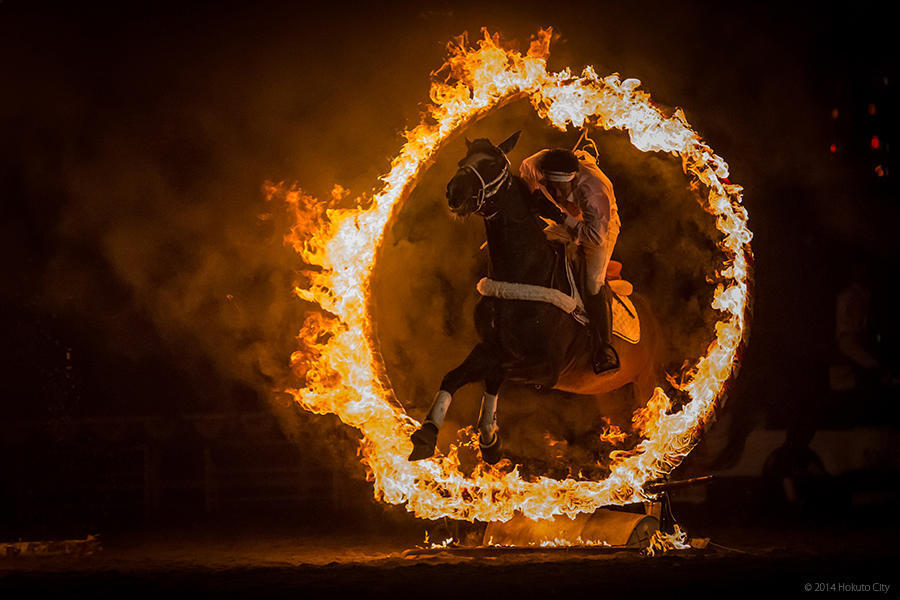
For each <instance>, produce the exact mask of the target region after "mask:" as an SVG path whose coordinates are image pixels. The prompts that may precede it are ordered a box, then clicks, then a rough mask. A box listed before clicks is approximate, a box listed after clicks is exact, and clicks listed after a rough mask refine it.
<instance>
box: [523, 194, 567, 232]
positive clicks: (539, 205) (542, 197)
mask: <svg viewBox="0 0 900 600" xmlns="http://www.w3.org/2000/svg"><path fill="white" fill-rule="evenodd" d="M530 200H531V206H532V208H533V209H534V211H535V212H536V213H537V214H539V215H540V216H542V217H544V218H545V219H550V220H551V221H555V222H557V223H559V224H563V223H565V222H566V217H567V215H566V213H564V212H563V211H562V210H560V208H559V207H558V206H556V204H554V203H553V202H551V201H550V199H549V198H547V195H546V194H545V193H544V192H543V190H540V189H537V190H534V191H533V192H531V197H530ZM570 218H571V217H570Z"/></svg>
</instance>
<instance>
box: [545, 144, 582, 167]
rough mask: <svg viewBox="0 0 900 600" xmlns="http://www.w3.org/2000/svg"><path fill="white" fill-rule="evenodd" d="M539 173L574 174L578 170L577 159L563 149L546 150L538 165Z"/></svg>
mask: <svg viewBox="0 0 900 600" xmlns="http://www.w3.org/2000/svg"><path fill="white" fill-rule="evenodd" d="M538 167H539V168H540V169H541V171H559V172H562V173H574V172H575V171H577V170H578V159H577V158H576V157H575V154H574V153H573V152H572V151H571V150H566V149H565V148H554V149H553V150H548V151H547V153H546V154H545V155H543V156H542V157H541V162H540V164H539V165H538Z"/></svg>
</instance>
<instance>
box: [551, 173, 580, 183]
mask: <svg viewBox="0 0 900 600" xmlns="http://www.w3.org/2000/svg"><path fill="white" fill-rule="evenodd" d="M544 177H546V178H547V181H554V182H557V183H565V182H566V181H572V180H573V179H575V173H566V172H565V171H544Z"/></svg>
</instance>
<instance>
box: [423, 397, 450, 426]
mask: <svg viewBox="0 0 900 600" xmlns="http://www.w3.org/2000/svg"><path fill="white" fill-rule="evenodd" d="M452 401H453V396H451V395H450V392H445V391H444V390H441V391H439V392H438V393H437V394H436V395H435V397H434V401H433V402H432V403H431V408H430V409H429V410H428V416H427V417H425V421H426V422H429V421H430V422H432V423H434V425H435V427H437V428H438V429H440V428H441V425H442V424H443V423H444V417H446V416H447V409H448V408H450V402H452Z"/></svg>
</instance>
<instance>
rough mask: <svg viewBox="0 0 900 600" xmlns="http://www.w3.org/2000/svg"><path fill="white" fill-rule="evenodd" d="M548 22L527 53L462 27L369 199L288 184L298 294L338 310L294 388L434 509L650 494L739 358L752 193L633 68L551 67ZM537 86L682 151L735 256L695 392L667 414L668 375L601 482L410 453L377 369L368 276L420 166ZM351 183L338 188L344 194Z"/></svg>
mask: <svg viewBox="0 0 900 600" xmlns="http://www.w3.org/2000/svg"><path fill="white" fill-rule="evenodd" d="M550 37H551V32H550V30H542V31H540V32H539V33H538V35H537V36H536V37H535V39H534V40H533V41H532V42H531V46H530V48H529V50H528V52H527V53H526V54H524V55H523V54H521V53H519V52H517V51H513V50H508V49H503V48H502V47H501V46H500V41H499V36H493V37H492V36H490V35H489V34H488V33H487V32H485V35H484V38H483V39H482V40H480V41H479V43H478V46H477V47H476V48H472V47H468V46H467V44H466V41H465V38H460V39H459V40H457V42H456V43H454V44H451V45H450V57H449V58H448V60H447V62H446V63H445V65H444V67H443V68H442V69H441V70H439V71H438V74H444V75H446V79H445V80H443V81H434V83H433V84H432V87H431V94H430V97H431V101H432V104H431V105H430V106H429V107H428V110H427V113H428V114H427V117H426V119H424V120H423V122H422V123H421V124H420V125H418V126H417V127H415V128H413V129H412V130H410V131H408V132H407V133H406V138H407V142H406V144H405V145H404V146H403V148H402V150H401V151H400V154H399V155H398V156H397V158H395V159H394V161H393V162H392V164H391V170H390V172H389V173H388V174H387V175H385V176H384V177H383V178H382V182H383V187H382V189H381V191H380V192H378V193H377V194H376V195H375V196H374V197H373V198H371V202H370V203H369V204H367V206H366V207H365V208H358V209H325V208H324V207H323V205H322V204H321V203H317V202H315V201H314V200H313V199H312V198H310V197H309V196H306V195H305V194H303V192H302V191H301V190H299V189H296V188H294V189H291V190H290V191H288V192H287V200H288V201H289V202H290V203H291V204H292V206H293V208H294V211H295V215H296V217H297V224H296V225H295V227H294V228H293V230H292V232H291V235H290V236H289V240H290V241H291V242H292V243H293V245H294V248H295V249H296V250H297V252H298V253H300V255H301V256H302V258H303V260H304V261H305V262H306V263H307V264H309V265H314V266H315V267H317V269H315V270H313V271H311V272H310V274H309V280H308V282H307V284H306V285H305V286H304V287H298V288H297V289H296V293H297V295H298V296H299V297H300V298H302V299H304V300H308V301H311V302H315V303H316V304H318V305H319V306H320V307H321V308H322V310H323V311H324V312H325V314H327V315H333V316H323V314H322V313H315V314H313V315H311V316H310V317H309V318H308V319H307V321H306V323H305V325H304V327H303V329H302V330H301V332H300V334H299V339H300V342H301V344H302V349H301V350H299V351H297V352H295V353H294V355H293V356H292V366H293V367H294V369H295V371H296V372H297V373H298V374H300V375H301V376H302V378H303V380H304V386H303V387H302V388H298V389H292V390H288V392H289V393H290V394H291V395H292V396H293V397H294V399H295V400H296V402H298V403H299V404H300V405H301V406H302V407H303V408H305V409H306V410H309V411H312V412H314V413H319V414H326V413H330V414H335V415H337V416H338V417H339V418H340V419H341V421H343V422H344V423H346V424H347V425H350V426H351V427H355V428H357V429H358V430H359V431H360V432H361V433H362V436H363V441H362V443H361V455H362V461H363V463H364V464H365V465H366V466H367V468H368V470H369V472H370V475H371V477H372V479H373V481H374V487H375V496H376V498H379V499H382V500H384V501H386V502H389V503H393V504H402V503H406V506H407V509H408V510H409V511H411V512H413V513H415V514H416V515H417V516H419V517H423V518H432V519H434V518H439V517H444V516H446V517H451V518H455V519H467V520H473V519H478V520H482V521H497V520H507V519H509V518H511V517H512V516H513V513H514V512H515V511H520V512H521V513H523V514H525V515H526V516H528V517H531V518H533V519H538V518H548V517H551V516H554V515H560V514H566V515H568V516H574V515H575V514H577V513H581V512H591V511H593V510H595V509H597V508H599V507H601V506H604V505H610V504H625V503H630V502H637V501H641V500H645V499H647V493H646V492H644V490H643V489H642V486H643V485H644V484H645V483H646V482H647V481H649V480H651V479H656V478H659V477H661V476H663V475H665V474H667V473H669V472H670V471H671V470H672V469H673V468H674V467H675V466H677V465H678V464H679V463H680V462H681V460H682V459H683V458H684V456H686V455H687V454H688V452H690V449H691V448H692V446H693V444H694V443H695V442H696V441H697V439H698V437H699V434H700V432H701V431H702V429H703V427H704V425H705V424H706V423H707V422H708V421H709V419H710V418H711V417H712V415H713V413H714V410H715V407H716V401H717V399H718V398H719V397H720V396H721V395H722V392H723V390H724V387H725V384H726V382H727V380H728V379H729V377H730V376H731V375H732V372H733V370H734V368H735V366H736V365H737V363H738V359H739V348H740V347H741V344H742V341H743V336H744V332H745V324H746V313H747V309H748V305H749V282H750V261H751V257H752V254H751V252H750V239H751V233H750V230H749V229H748V228H747V211H746V210H745V209H744V207H743V206H742V205H741V187H740V186H738V185H735V184H732V183H730V182H729V181H728V179H727V177H728V165H727V164H726V163H725V161H724V160H723V159H722V158H720V157H719V156H716V155H715V154H714V153H713V151H712V149H711V148H710V147H709V146H708V145H706V144H705V143H704V142H703V141H702V140H701V138H700V136H699V135H698V134H697V133H696V132H694V131H693V130H692V129H691V127H690V125H689V124H688V122H687V119H686V118H685V116H684V113H683V112H682V111H681V110H680V109H679V110H676V111H675V112H674V114H672V115H669V116H667V115H665V114H663V112H661V111H660V110H659V109H658V108H656V107H655V106H654V105H653V103H652V102H651V101H650V96H649V94H647V93H646V92H643V91H641V90H639V85H640V82H639V81H638V80H636V79H626V80H624V81H622V80H620V78H619V76H618V75H615V74H614V75H610V76H607V77H605V78H602V79H601V78H600V77H598V76H597V74H596V73H595V72H594V70H593V69H592V68H591V67H588V68H586V69H585V70H584V71H583V72H582V73H581V75H573V74H572V73H571V72H570V71H569V70H568V69H565V70H563V71H561V72H558V73H551V72H548V71H547V68H546V67H547V56H548V54H549V44H550ZM520 94H524V95H527V96H528V97H529V98H530V100H531V103H532V105H533V106H534V108H535V109H536V110H537V112H538V114H539V115H540V116H541V117H542V118H544V119H546V120H547V121H548V122H549V123H550V124H552V125H553V126H555V127H557V128H560V129H565V128H566V127H567V126H568V125H572V126H576V127H579V126H582V125H583V124H585V123H586V122H588V121H589V120H590V122H591V123H592V124H593V125H595V126H599V127H602V128H604V129H620V130H623V131H625V132H627V133H628V135H629V137H630V140H631V143H632V144H633V145H634V146H635V147H636V148H638V149H639V150H642V151H644V152H650V151H654V152H668V153H671V154H672V155H674V156H677V157H680V158H681V160H682V166H683V169H684V172H685V174H686V175H687V176H688V177H689V179H690V180H691V182H692V183H693V184H696V185H697V186H698V187H699V189H700V190H701V194H705V196H703V195H702V196H701V198H700V204H701V206H702V207H703V208H704V209H705V210H707V211H708V212H710V213H711V214H713V215H715V218H716V227H717V229H718V230H719V231H720V232H722V234H723V237H722V239H721V240H719V241H718V243H719V246H720V248H721V249H722V250H723V251H724V253H725V255H726V260H725V261H724V263H723V264H722V265H721V267H720V268H719V269H718V270H717V272H716V276H717V278H718V279H719V281H721V283H719V284H718V286H717V288H716V290H715V294H714V299H713V302H712V305H711V307H712V308H713V309H714V310H716V311H719V313H721V318H720V319H719V320H718V321H717V323H716V325H715V335H716V337H715V340H713V342H712V343H711V344H710V345H709V347H708V348H707V350H706V353H705V354H704V355H703V356H701V357H700V358H699V359H697V361H696V362H695V363H694V365H693V367H692V368H691V370H690V371H689V372H688V373H687V374H686V375H685V377H684V378H683V381H684V383H683V384H682V385H681V390H682V391H683V392H684V393H685V394H687V396H689V397H690V401H689V402H687V403H685V404H684V406H683V407H682V409H681V410H680V411H679V412H677V413H674V414H668V411H669V410H670V408H671V402H670V401H669V399H668V397H666V395H665V393H664V392H663V390H662V389H660V388H657V389H656V390H655V392H654V394H653V397H652V398H650V399H649V401H648V404H647V407H646V408H645V409H644V410H645V411H647V412H648V418H647V421H646V423H645V425H644V427H643V429H642V430H643V432H644V434H645V436H646V437H647V439H645V440H644V441H642V442H641V443H640V444H638V445H637V446H636V447H635V448H634V450H633V451H632V452H630V453H628V455H627V456H623V457H619V458H617V459H616V460H614V461H613V463H612V464H611V465H610V468H611V472H610V475H609V477H607V478H606V479H605V480H603V481H576V480H574V479H565V480H554V479H550V478H546V477H539V478H537V479H534V480H525V479H523V478H522V477H521V476H520V475H519V473H518V471H517V470H516V469H512V470H511V471H507V472H504V471H501V470H499V469H495V468H492V467H487V466H484V465H482V466H479V467H477V468H476V470H475V471H474V472H473V473H472V474H471V475H470V476H468V477H467V476H465V475H464V474H463V473H462V472H461V471H460V469H459V462H458V457H457V455H456V452H455V450H451V452H450V454H448V455H447V456H441V455H438V456H436V457H434V458H432V459H429V460H423V461H418V462H408V461H407V460H406V456H407V455H408V454H409V450H410V446H411V445H410V442H409V435H410V433H412V432H413V431H414V430H415V429H416V428H417V427H418V426H419V425H420V424H419V423H418V422H416V421H415V420H414V419H412V418H411V417H409V416H408V415H407V414H406V413H405V411H404V410H403V408H402V406H400V404H399V403H398V402H397V401H396V399H395V398H394V397H393V394H392V391H391V389H390V387H389V385H388V384H386V383H385V380H384V378H383V377H381V376H380V374H382V373H383V366H382V364H381V360H380V358H379V357H378V353H377V352H376V350H375V348H374V346H373V343H374V342H373V339H372V336H371V332H372V323H371V320H370V315H369V312H368V307H367V298H368V294H369V289H370V288H369V279H370V277H371V273H372V270H373V267H374V265H375V261H376V256H377V250H378V248H379V246H380V244H381V241H382V236H383V235H384V232H385V230H386V229H387V227H388V225H389V224H390V220H391V216H392V214H393V212H394V208H395V207H396V206H398V204H399V203H400V202H401V201H402V200H403V199H404V198H405V196H406V195H407V194H408V193H409V192H410V190H411V189H412V188H413V186H414V185H415V181H416V179H417V177H418V175H419V174H420V173H421V172H422V171H423V169H424V168H425V167H426V166H427V165H428V164H429V162H430V161H431V159H432V158H433V157H434V156H435V153H436V152H437V151H438V149H439V148H440V147H441V145H442V144H443V143H444V142H446V141H447V140H448V139H449V138H450V137H451V136H452V135H453V134H454V133H455V132H458V131H460V130H461V129H462V128H463V127H464V126H465V125H466V124H468V123H470V122H471V121H472V120H474V119H476V118H479V117H482V116H484V115H485V114H487V113H488V112H490V111H491V110H493V109H495V108H497V107H498V106H500V105H501V104H503V103H504V102H506V101H508V100H510V99H511V98H513V97H516V96H517V95H520ZM340 193H341V190H340V189H339V188H337V187H336V195H340Z"/></svg>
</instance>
